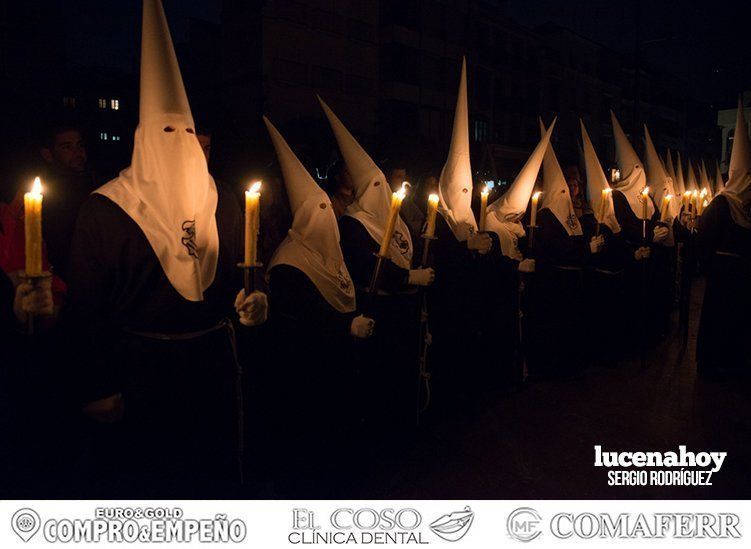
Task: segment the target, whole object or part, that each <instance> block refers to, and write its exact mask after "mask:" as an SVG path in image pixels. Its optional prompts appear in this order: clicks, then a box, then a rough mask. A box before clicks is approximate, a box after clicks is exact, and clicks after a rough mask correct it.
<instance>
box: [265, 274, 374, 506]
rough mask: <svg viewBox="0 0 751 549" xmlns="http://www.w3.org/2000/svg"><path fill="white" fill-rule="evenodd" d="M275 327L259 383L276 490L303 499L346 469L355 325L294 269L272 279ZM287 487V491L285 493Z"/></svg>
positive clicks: (354, 413)
mask: <svg viewBox="0 0 751 549" xmlns="http://www.w3.org/2000/svg"><path fill="white" fill-rule="evenodd" d="M269 289H270V296H269V297H270V309H269V310H270V318H269V326H270V328H271V329H272V331H273V333H274V334H275V336H276V337H275V341H276V345H275V348H274V351H273V355H272V357H271V360H269V361H268V364H269V367H268V368H267V369H266V370H265V372H264V375H263V376H262V377H261V378H259V379H258V380H257V383H259V384H260V385H261V388H262V390H261V391H259V392H258V395H259V399H260V402H259V405H260V406H259V407H260V408H262V421H263V423H264V429H263V431H264V433H265V436H264V437H262V439H261V440H263V441H265V442H264V447H266V448H268V451H267V452H266V453H267V454H268V455H267V457H268V461H267V463H266V465H264V466H265V467H266V468H267V469H268V470H269V471H270V472H271V473H272V476H273V478H274V480H275V482H277V483H280V482H281V483H283V482H284V480H285V479H287V480H288V481H290V480H291V479H294V483H293V484H294V486H291V488H293V489H294V490H296V491H297V493H299V491H300V490H301V489H303V487H304V484H305V482H306V480H310V479H311V478H320V476H321V475H322V474H323V469H324V468H329V469H332V470H336V469H340V468H341V467H342V466H343V463H344V461H345V459H344V458H345V456H347V455H348V453H347V449H348V447H349V439H348V437H349V436H350V435H352V430H353V428H354V426H355V425H356V423H357V421H356V420H357V418H358V417H359V412H358V410H357V407H358V406H359V404H360V402H359V398H358V393H359V391H360V388H359V387H357V386H356V385H355V383H354V374H355V370H354V361H353V357H352V353H353V337H352V336H351V335H350V325H351V323H352V319H353V318H354V316H356V315H357V314H358V313H356V312H352V313H342V312H340V311H338V310H337V309H335V308H334V307H332V306H331V305H330V304H329V303H328V302H327V301H326V299H325V298H324V297H323V296H322V295H321V293H320V292H319V291H318V289H317V288H316V286H315V284H313V282H312V281H311V280H310V279H309V278H308V277H307V275H306V274H305V273H304V272H302V271H300V270H299V269H297V268H295V267H292V266H290V265H277V266H275V267H274V268H273V269H271V271H269ZM282 486H283V485H282Z"/></svg>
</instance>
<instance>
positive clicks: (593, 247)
mask: <svg viewBox="0 0 751 549" xmlns="http://www.w3.org/2000/svg"><path fill="white" fill-rule="evenodd" d="M604 245H605V237H604V236H602V235H600V236H593V237H592V240H590V241H589V251H590V252H592V253H593V254H596V253H600V251H601V250H602V247H603V246H604Z"/></svg>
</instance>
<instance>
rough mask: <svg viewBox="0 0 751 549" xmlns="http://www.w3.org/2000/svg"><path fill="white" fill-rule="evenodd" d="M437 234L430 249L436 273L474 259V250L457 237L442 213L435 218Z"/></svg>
mask: <svg viewBox="0 0 751 549" xmlns="http://www.w3.org/2000/svg"><path fill="white" fill-rule="evenodd" d="M488 234H491V233H488ZM492 234H494V233H492ZM435 235H436V238H437V240H435V241H434V242H433V243H432V244H431V245H430V246H431V247H430V249H431V251H432V253H433V258H434V261H435V269H436V274H437V272H439V271H444V270H447V271H454V270H455V269H461V268H463V266H465V265H466V264H467V262H469V261H473V260H474V256H473V254H472V251H471V250H469V249H468V248H467V243H466V242H460V241H459V240H457V239H456V237H455V236H454V233H453V232H452V231H451V228H450V227H449V225H448V223H446V221H445V220H444V219H443V217H442V216H441V215H440V214H439V215H438V216H437V217H436V220H435ZM491 238H492V236H491ZM494 244H497V242H495V243H494ZM478 255H479V254H478Z"/></svg>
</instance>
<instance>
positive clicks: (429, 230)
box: [425, 194, 438, 238]
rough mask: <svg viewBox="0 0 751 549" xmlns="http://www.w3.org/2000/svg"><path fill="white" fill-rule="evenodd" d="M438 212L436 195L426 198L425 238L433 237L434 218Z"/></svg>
mask: <svg viewBox="0 0 751 549" xmlns="http://www.w3.org/2000/svg"><path fill="white" fill-rule="evenodd" d="M437 212H438V195H437V194H431V195H430V196H428V220H427V225H426V226H425V238H433V237H434V236H435V217H436V213H437Z"/></svg>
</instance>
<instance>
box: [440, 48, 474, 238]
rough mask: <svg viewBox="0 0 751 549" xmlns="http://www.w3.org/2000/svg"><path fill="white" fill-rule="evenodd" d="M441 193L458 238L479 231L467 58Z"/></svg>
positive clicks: (446, 215) (442, 208) (444, 210)
mask: <svg viewBox="0 0 751 549" xmlns="http://www.w3.org/2000/svg"><path fill="white" fill-rule="evenodd" d="M438 196H439V198H440V202H439V205H438V209H439V212H440V213H441V215H442V216H443V218H444V219H445V220H446V223H448V225H449V227H450V228H451V231H452V232H453V233H454V236H455V237H456V239H457V240H459V241H460V242H463V241H465V240H467V238H468V237H469V236H470V235H472V234H474V233H475V232H477V221H476V220H475V214H474V213H473V212H472V166H471V165H470V159H469V110H468V106H467V62H466V60H465V59H462V73H461V78H460V80H459V93H458V94H457V97H456V111H455V112H454V128H453V131H452V133H451V146H450V147H449V154H448V158H447V159H446V164H444V166H443V170H442V171H441V177H440V179H439V181H438Z"/></svg>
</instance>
